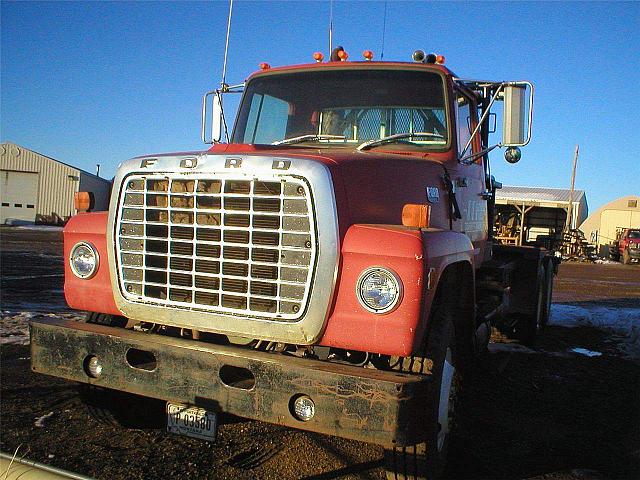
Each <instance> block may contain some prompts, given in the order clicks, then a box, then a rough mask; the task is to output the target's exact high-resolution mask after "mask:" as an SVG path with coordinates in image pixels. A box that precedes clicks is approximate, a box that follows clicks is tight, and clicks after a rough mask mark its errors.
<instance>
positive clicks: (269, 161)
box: [107, 153, 339, 344]
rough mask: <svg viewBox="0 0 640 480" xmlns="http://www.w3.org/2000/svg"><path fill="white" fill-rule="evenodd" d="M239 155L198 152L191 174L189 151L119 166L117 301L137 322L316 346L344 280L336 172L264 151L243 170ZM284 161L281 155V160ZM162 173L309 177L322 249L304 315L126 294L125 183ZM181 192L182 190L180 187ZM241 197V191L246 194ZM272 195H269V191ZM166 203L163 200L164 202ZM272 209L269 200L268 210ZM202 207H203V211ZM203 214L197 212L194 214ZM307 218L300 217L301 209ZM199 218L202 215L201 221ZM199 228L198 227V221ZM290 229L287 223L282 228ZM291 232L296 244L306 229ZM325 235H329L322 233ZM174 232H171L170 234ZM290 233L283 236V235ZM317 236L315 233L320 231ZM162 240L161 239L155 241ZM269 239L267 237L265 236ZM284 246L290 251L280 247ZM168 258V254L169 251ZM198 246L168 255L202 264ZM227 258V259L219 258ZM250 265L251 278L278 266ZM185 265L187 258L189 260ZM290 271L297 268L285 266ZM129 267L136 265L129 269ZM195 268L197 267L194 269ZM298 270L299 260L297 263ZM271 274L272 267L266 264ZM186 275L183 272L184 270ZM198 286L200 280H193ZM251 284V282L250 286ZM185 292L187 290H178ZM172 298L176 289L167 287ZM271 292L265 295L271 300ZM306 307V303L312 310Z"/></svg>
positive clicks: (114, 206)
mask: <svg viewBox="0 0 640 480" xmlns="http://www.w3.org/2000/svg"><path fill="white" fill-rule="evenodd" d="M186 155H188V158H193V157H194V154H193V153H190V154H186ZM238 157H239V156H237V155H236V156H233V157H229V156H227V155H213V154H207V153H199V154H197V167H196V168H193V169H189V170H188V171H185V170H184V169H181V168H180V162H181V160H183V159H184V158H185V154H178V155H164V156H162V155H161V156H155V157H154V158H155V159H156V162H155V163H153V164H151V165H149V163H150V162H146V164H147V165H148V166H146V167H142V165H145V162H144V159H141V158H136V159H131V160H128V161H126V162H123V163H122V164H121V166H120V167H119V169H118V173H117V175H116V178H115V179H114V186H116V188H118V191H117V192H114V195H112V198H111V207H110V213H109V224H108V232H107V233H108V240H109V243H108V245H109V251H108V256H109V264H110V266H111V268H110V274H111V280H112V282H111V283H112V288H113V294H114V299H115V301H116V305H117V306H118V308H119V309H120V310H121V311H122V313H123V314H124V315H125V316H127V317H129V318H132V319H135V320H139V321H150V322H154V323H159V324H165V325H173V326H178V327H184V328H193V329H197V330H201V331H208V332H216V333H226V334H231V335H238V336H245V337H251V338H260V339H265V340H274V341H280V342H288V343H297V344H311V343H314V342H315V341H317V340H318V339H319V338H320V336H321V335H322V332H323V330H324V327H325V324H326V320H327V318H328V313H329V308H330V305H331V303H332V299H333V295H334V291H335V288H336V281H337V271H338V261H339V241H338V221H337V208H336V205H335V195H334V191H333V183H332V180H331V174H330V171H329V169H328V168H327V166H325V165H324V164H322V163H320V162H318V161H314V160H312V159H309V158H291V159H289V158H287V159H284V160H286V162H287V163H288V164H289V165H290V167H289V169H288V170H287V171H282V170H274V169H273V168H272V166H273V164H274V159H275V158H276V157H273V156H257V155H242V156H240V157H241V158H242V162H241V167H233V168H230V167H229V166H227V165H228V164H229V160H230V159H231V158H233V159H237V158H238ZM277 160H280V158H277ZM160 174H167V175H169V176H171V177H172V178H176V179H177V178H178V177H181V176H183V178H182V179H184V180H185V181H188V180H189V177H192V176H199V177H202V178H204V177H209V178H211V177H218V176H219V175H229V178H230V177H232V176H237V177H240V178H243V179H246V178H256V179H258V180H259V181H261V182H264V181H268V180H269V179H270V178H274V177H278V178H281V177H296V178H303V179H305V181H306V184H307V185H308V192H309V195H310V196H309V202H310V203H309V204H310V208H311V211H310V212H309V213H308V214H307V216H306V217H305V216H303V217H301V218H310V219H311V218H312V217H313V214H314V213H315V222H313V221H312V222H311V223H314V225H311V226H310V228H311V230H313V229H315V232H316V233H315V237H316V238H315V242H312V243H315V245H314V247H315V248H316V249H317V250H316V252H314V255H312V260H311V262H313V257H315V266H313V265H312V266H310V270H309V271H310V272H311V273H310V274H309V278H310V280H309V283H308V288H307V290H308V292H307V302H306V305H304V304H303V305H302V306H301V308H300V311H299V312H296V314H297V316H296V317H293V316H289V317H288V318H284V317H282V318H277V317H275V315H274V314H272V313H269V312H265V315H255V314H253V315H251V314H248V313H247V312H240V313H238V312H235V311H234V312H226V311H225V312H220V311H218V312H211V311H207V310H206V308H205V309H199V308H198V309H187V308H182V307H180V306H176V305H168V304H162V305H158V304H153V302H149V301H146V300H144V301H140V299H138V300H136V301H133V300H131V299H130V298H126V296H125V295H124V294H123V292H121V290H120V285H121V283H120V277H121V275H120V274H119V272H118V269H120V267H116V266H117V265H120V262H119V261H118V251H117V250H118V249H117V246H116V242H117V241H119V238H118V237H119V235H118V232H117V231H116V228H117V227H118V225H119V221H118V218H117V217H118V214H119V213H120V210H119V206H120V203H121V201H123V199H124V190H122V191H121V190H120V188H121V187H122V186H123V185H124V183H123V182H124V180H125V178H127V177H130V176H132V175H147V176H150V177H155V176H158V175H160ZM170 193H172V192H167V201H169V197H170ZM173 193H178V194H179V192H173ZM240 196H241V195H240ZM267 198H269V197H268V196H267ZM158 201H160V202H162V201H163V200H158ZM194 204H195V200H194ZM267 208H269V206H268V205H266V207H265V209H267ZM291 208H294V209H298V208H301V207H300V205H293V206H292V207H291ZM282 209H283V210H284V209H285V207H284V203H283V205H282ZM198 212H200V210H198ZM260 213H261V214H264V216H269V215H272V213H270V212H266V211H265V212H260ZM229 214H231V215H233V214H234V212H233V211H229V212H227V215H229ZM194 215H195V214H194ZM282 215H290V216H295V215H297V214H296V213H286V214H283V213H282V212H281V213H280V216H281V217H282ZM298 215H299V214H298ZM193 221H195V218H194V219H193ZM165 225H168V226H169V227H172V225H170V224H168V223H167V224H165ZM176 226H177V227H180V226H184V225H181V224H176V225H173V227H176ZM192 226H194V227H195V225H192ZM281 227H282V225H281ZM290 230H291V232H292V233H291V237H290V239H289V240H288V241H290V242H291V243H292V244H295V242H298V241H300V239H299V238H296V237H295V234H299V233H305V232H300V231H296V230H295V229H294V228H291V229H290ZM222 231H223V232H233V231H236V232H243V231H246V228H245V227H225V228H224V229H222ZM254 231H256V232H263V231H264V232H265V233H269V232H272V231H273V229H272V228H271V229H269V228H265V229H259V228H257V229H254ZM319 232H322V234H319ZM196 235H197V234H196V230H195V228H194V236H196ZM168 236H169V237H170V236H171V234H169V235H168ZM281 238H282V237H281ZM312 238H313V235H312ZM154 240H156V239H155V238H154ZM174 240H176V243H178V242H179V241H180V240H182V241H184V242H185V243H187V244H192V243H195V244H196V245H211V244H214V245H216V244H217V245H221V248H224V245H227V246H232V247H234V246H235V247H246V245H244V244H234V243H231V242H229V243H226V242H224V239H223V238H221V239H220V241H218V242H215V241H208V240H199V239H198V240H196V239H195V238H194V239H193V240H188V239H181V238H175V237H174ZM263 241H264V237H263ZM266 241H267V243H268V242H269V241H270V240H269V239H268V238H267V239H266ZM169 244H170V242H167V248H170V247H169ZM273 248H274V247H273V246H270V245H268V244H266V245H265V244H260V245H254V246H253V250H260V251H269V250H271V249H273ZM279 248H282V245H280V247H279ZM162 255H165V254H161V256H162ZM194 255H195V248H194V253H193V255H192V256H189V255H180V254H167V255H166V258H168V259H169V260H168V261H169V262H170V261H171V259H177V260H180V261H182V262H185V261H188V260H190V259H191V260H193V263H195V257H194ZM198 260H204V261H207V260H212V261H215V260H216V259H215V258H211V259H208V258H204V257H198ZM218 260H219V259H218ZM224 263H233V261H228V260H226V261H225V262H224ZM238 264H239V265H242V264H245V265H247V262H246V261H238ZM250 264H251V265H250V266H249V275H251V272H252V269H253V268H254V266H255V267H258V271H260V268H259V267H265V268H266V269H267V270H266V271H267V272H268V268H269V267H272V266H273V265H274V264H273V263H269V262H264V261H260V259H258V260H253V259H252V260H251V262H250ZM183 265H184V263H183ZM284 266H285V267H287V268H289V267H291V266H289V265H284ZM127 268H128V266H127ZM192 268H193V266H192ZM293 268H295V265H294V266H293ZM220 269H222V262H220ZM160 270H164V271H167V270H165V269H164V268H160ZM262 271H263V272H264V271H265V270H264V269H262ZM178 273H180V272H178ZM198 276H201V277H202V278H210V279H213V278H220V279H222V278H229V279H237V280H246V278H244V277H242V276H237V275H228V276H227V275H225V276H223V277H221V276H220V275H219V272H218V274H216V273H207V272H199V273H198ZM255 281H256V282H258V283H261V282H262V283H267V284H268V283H270V281H269V279H268V278H260V277H259V278H256V279H255ZM293 285H297V283H295V282H293ZM192 286H193V285H192ZM175 288H177V289H179V290H180V289H184V287H180V286H177V287H174V289H175ZM250 288H251V287H249V286H248V287H247V289H248V290H249V289H250ZM261 291H262V292H264V291H266V290H265V289H260V288H258V289H257V290H256V294H255V295H254V294H251V295H250V296H248V297H246V296H245V298H246V299H247V302H248V303H249V302H250V301H251V300H254V301H256V302H258V303H259V302H260V301H262V300H263V299H264V298H269V296H268V295H260V292H261ZM178 293H179V294H182V293H183V292H178ZM202 293H203V294H207V295H215V294H219V295H220V296H222V295H235V294H234V293H232V292H214V291H206V292H202ZM167 296H169V293H168V292H167ZM263 297H264V298H263ZM305 307H306V308H305Z"/></svg>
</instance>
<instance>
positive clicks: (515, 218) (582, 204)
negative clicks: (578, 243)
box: [496, 185, 588, 245]
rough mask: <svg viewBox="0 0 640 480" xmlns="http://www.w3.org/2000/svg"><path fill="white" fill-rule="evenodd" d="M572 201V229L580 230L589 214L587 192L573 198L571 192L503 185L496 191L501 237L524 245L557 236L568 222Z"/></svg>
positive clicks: (577, 193)
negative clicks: (540, 238)
mask: <svg viewBox="0 0 640 480" xmlns="http://www.w3.org/2000/svg"><path fill="white" fill-rule="evenodd" d="M570 199H571V200H572V202H571V204H572V205H571V228H577V226H578V225H580V224H581V223H582V222H583V221H584V219H585V218H587V213H588V206H587V197H586V195H585V192H584V190H574V191H573V197H572V196H571V190H568V189H567V190H565V189H561V188H545V187H514V186H506V185H505V186H503V187H502V188H501V189H499V190H497V191H496V213H497V215H498V219H499V221H500V225H499V230H498V232H497V236H498V238H499V239H501V240H502V241H504V242H505V243H513V244H517V245H524V244H527V243H533V242H535V241H536V239H537V237H538V236H539V235H541V236H545V237H546V236H550V237H557V236H558V235H559V234H560V233H561V232H562V230H563V229H564V227H565V224H566V222H567V215H568V212H569V203H570ZM520 225H524V228H520ZM500 237H501V238H500Z"/></svg>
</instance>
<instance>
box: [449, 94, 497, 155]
mask: <svg viewBox="0 0 640 480" xmlns="http://www.w3.org/2000/svg"><path fill="white" fill-rule="evenodd" d="M504 85H505V84H504V83H501V84H500V86H499V87H498V88H497V89H496V91H495V93H494V94H493V97H491V101H490V102H489V105H488V106H487V108H486V109H485V111H484V112H483V114H482V117H480V121H479V122H478V124H477V125H476V128H475V129H474V130H473V133H472V134H471V136H470V137H469V141H468V142H467V144H466V145H465V147H464V150H463V151H462V153H461V154H460V158H459V159H458V161H459V162H462V161H463V159H467V158H469V157H468V156H467V157H465V154H466V153H467V151H468V150H469V147H470V146H471V142H473V139H474V137H475V136H476V135H477V134H478V132H479V131H480V128H481V127H482V124H483V123H484V122H485V121H486V120H487V117H488V116H489V113H491V107H492V106H493V104H494V103H495V101H496V100H497V99H498V95H499V94H500V92H501V91H502V89H503V88H504ZM497 146H500V144H498V145H496V146H494V147H491V150H493V149H494V148H495V147H497ZM491 150H487V151H483V152H481V153H482V154H484V153H487V152H489V151H491ZM479 155H480V153H476V154H475V157H477V156H479ZM471 158H474V155H471Z"/></svg>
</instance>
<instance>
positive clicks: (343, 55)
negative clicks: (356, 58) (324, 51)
mask: <svg viewBox="0 0 640 480" xmlns="http://www.w3.org/2000/svg"><path fill="white" fill-rule="evenodd" d="M338 58H340V61H341V62H346V61H347V58H349V54H348V53H347V52H345V51H344V50H338Z"/></svg>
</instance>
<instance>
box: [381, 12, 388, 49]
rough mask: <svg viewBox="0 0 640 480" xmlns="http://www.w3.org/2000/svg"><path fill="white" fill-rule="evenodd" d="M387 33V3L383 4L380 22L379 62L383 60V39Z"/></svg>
mask: <svg viewBox="0 0 640 480" xmlns="http://www.w3.org/2000/svg"><path fill="white" fill-rule="evenodd" d="M386 32H387V2H384V20H382V48H381V49H380V51H381V52H380V60H382V59H384V37H385V33H386Z"/></svg>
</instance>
